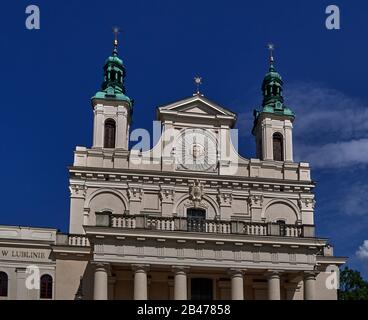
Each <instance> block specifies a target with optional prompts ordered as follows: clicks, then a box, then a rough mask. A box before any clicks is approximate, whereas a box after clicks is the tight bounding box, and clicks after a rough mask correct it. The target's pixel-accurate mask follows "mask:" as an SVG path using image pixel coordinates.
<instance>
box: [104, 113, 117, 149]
mask: <svg viewBox="0 0 368 320" xmlns="http://www.w3.org/2000/svg"><path fill="white" fill-rule="evenodd" d="M115 135H116V124H115V121H114V120H113V119H107V120H106V121H105V137H104V148H115Z"/></svg>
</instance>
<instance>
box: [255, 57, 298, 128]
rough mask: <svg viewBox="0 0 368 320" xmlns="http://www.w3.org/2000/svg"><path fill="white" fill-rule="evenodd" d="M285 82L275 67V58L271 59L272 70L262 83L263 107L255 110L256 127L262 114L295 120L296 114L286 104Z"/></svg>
mask: <svg viewBox="0 0 368 320" xmlns="http://www.w3.org/2000/svg"><path fill="white" fill-rule="evenodd" d="M283 84H284V83H283V81H282V78H281V76H280V74H279V73H278V72H277V71H276V69H275V67H274V60H273V56H272V55H271V59H270V68H269V70H268V73H266V75H265V77H264V79H263V82H262V95H263V101H262V106H261V107H260V109H259V110H254V112H253V114H254V126H255V125H256V123H257V120H258V117H259V116H260V115H261V114H264V113H267V114H273V115H278V116H285V117H290V118H292V119H294V117H295V114H294V112H293V111H292V110H291V109H290V108H289V107H287V106H286V105H285V104H284V97H283ZM253 129H254V128H253Z"/></svg>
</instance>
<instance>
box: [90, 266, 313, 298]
mask: <svg viewBox="0 0 368 320" xmlns="http://www.w3.org/2000/svg"><path fill="white" fill-rule="evenodd" d="M110 270H111V272H112V273H113V274H114V278H116V281H114V287H113V288H112V291H113V294H112V293H109V289H108V287H109V277H110V276H109V272H110ZM313 274H314V277H312V276H311V272H303V271H301V272H295V271H291V272H288V271H287V270H283V271H282V272H281V271H274V270H268V271H265V272H263V271H261V270H239V269H228V270H218V269H214V270H211V269H209V270H207V271H206V272H204V270H200V269H198V268H196V267H194V266H192V267H189V266H173V267H171V268H170V267H167V266H158V265H156V266H155V265H153V266H151V265H147V264H134V265H131V266H128V265H126V266H123V265H109V264H100V263H97V264H95V265H94V298H95V299H96V300H107V299H134V300H147V299H150V300H161V299H163V300H168V299H175V300H187V299H193V296H194V295H196V292H195V289H194V288H191V287H192V286H191V284H192V280H193V279H194V280H203V279H204V280H209V281H210V282H212V284H213V285H212V286H211V292H210V295H211V296H212V298H211V300H228V299H231V300H254V299H262V300H263V299H269V300H288V299H291V297H292V296H293V295H290V292H289V291H290V288H292V290H293V291H294V292H293V294H295V293H298V298H297V299H305V300H311V299H313V297H315V285H314V281H315V279H316V278H315V276H316V274H315V273H313ZM295 279H297V280H295ZM165 280H166V281H165ZM260 284H261V286H260ZM121 286H126V289H129V288H133V291H132V292H131V293H130V294H124V293H122V292H125V293H127V292H128V290H125V291H124V290H122V289H124V288H121ZM298 287H299V289H298ZM301 287H303V288H304V292H303V291H302V290H300V288H301ZM260 288H262V289H261V290H262V292H263V296H262V295H260V294H259V292H260ZM204 290H205V289H204ZM203 293H204V292H203V291H202V294H203Z"/></svg>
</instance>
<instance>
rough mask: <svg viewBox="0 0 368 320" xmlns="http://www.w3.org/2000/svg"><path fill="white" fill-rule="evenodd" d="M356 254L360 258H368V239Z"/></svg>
mask: <svg viewBox="0 0 368 320" xmlns="http://www.w3.org/2000/svg"><path fill="white" fill-rule="evenodd" d="M356 255H357V257H358V258H359V259H368V240H365V241H364V242H363V244H362V245H361V246H360V247H359V249H358V251H357V252H356Z"/></svg>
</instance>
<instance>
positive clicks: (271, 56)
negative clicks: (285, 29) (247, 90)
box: [267, 42, 275, 69]
mask: <svg viewBox="0 0 368 320" xmlns="http://www.w3.org/2000/svg"><path fill="white" fill-rule="evenodd" d="M267 48H268V50H269V51H270V69H273V61H274V59H273V51H274V50H275V45H274V44H273V43H272V42H270V43H268V44H267Z"/></svg>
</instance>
